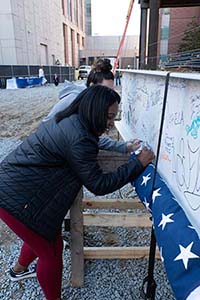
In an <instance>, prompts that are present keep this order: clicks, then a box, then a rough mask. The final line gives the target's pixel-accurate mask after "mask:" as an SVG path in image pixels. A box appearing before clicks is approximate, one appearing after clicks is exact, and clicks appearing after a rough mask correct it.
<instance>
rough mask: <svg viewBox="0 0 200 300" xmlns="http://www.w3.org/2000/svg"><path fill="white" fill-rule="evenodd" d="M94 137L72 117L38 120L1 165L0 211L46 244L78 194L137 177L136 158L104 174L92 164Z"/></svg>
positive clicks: (105, 190) (113, 186) (111, 188)
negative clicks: (4, 210) (35, 128)
mask: <svg viewBox="0 0 200 300" xmlns="http://www.w3.org/2000/svg"><path fill="white" fill-rule="evenodd" d="M97 155H98V137H96V136H94V135H93V134H92V133H91V132H89V131H88V129H87V128H86V127H85V126H84V124H83V123H82V122H81V121H80V119H79V116H78V115H72V116H71V117H69V118H65V119H63V120H62V121H60V122H59V123H58V124H56V122H55V120H54V119H52V120H49V121H47V122H43V123H42V124H41V125H40V127H39V128H38V130H37V131H36V132H35V133H33V134H31V135H30V136H29V137H28V138H27V139H26V140H25V141H24V142H23V143H22V144H21V145H19V146H18V148H17V149H16V150H14V151H13V152H12V153H11V154H9V155H8V156H7V157H6V158H5V159H4V160H3V162H2V163H1V164H0V207H2V208H4V209H6V210H7V211H9V212H10V213H11V214H12V215H13V216H14V217H16V218H17V219H18V220H20V221H21V222H22V223H24V224H25V225H27V226H28V227H30V228H31V229H32V230H33V231H35V232H36V233H38V234H40V235H41V236H43V237H45V238H46V239H48V240H53V239H55V237H56V235H57V234H58V232H59V231H60V229H61V224H62V222H63V219H64V217H65V215H66V213H67V211H68V210H69V208H70V207H71V205H72V203H73V201H74V199H75V197H76V195H77V193H78V191H79V190H80V188H81V186H82V185H84V186H86V187H87V189H88V190H90V191H91V192H93V193H94V194H96V195H104V194H107V193H111V192H113V191H115V190H117V189H119V188H121V187H122V186H124V185H125V184H126V183H128V182H129V181H130V180H133V179H134V178H136V177H137V176H138V175H139V174H140V173H141V172H142V171H143V169H144V168H143V166H142V164H141V163H140V161H139V160H138V159H137V158H136V159H135V160H133V161H130V162H128V163H127V164H125V165H123V166H121V167H120V168H118V169H117V170H116V171H115V172H111V173H107V174H105V173H103V172H102V170H101V169H100V167H99V165H98V161H97Z"/></svg>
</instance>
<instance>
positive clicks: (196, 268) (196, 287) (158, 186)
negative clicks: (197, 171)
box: [130, 154, 200, 300]
mask: <svg viewBox="0 0 200 300" xmlns="http://www.w3.org/2000/svg"><path fill="white" fill-rule="evenodd" d="M134 156H135V155H134V154H133V155H131V157H130V159H132V158H133V157H134ZM154 173H155V167H154V165H153V164H150V165H149V166H148V167H147V168H146V169H145V170H144V172H143V173H142V174H141V175H140V176H139V177H138V178H137V179H136V180H135V181H134V182H132V185H134V186H135V189H136V192H137V194H138V196H139V198H140V200H141V201H142V202H143V204H144V205H145V207H146V209H147V210H148V211H150V212H151V214H152V220H153V226H154V230H155V236H156V240H157V244H158V247H159V251H160V256H161V260H162V261H163V263H164V265H165V269H166V273H167V277H168V279H169V282H170V285H171V287H172V290H173V292H174V295H175V297H176V300H200V239H199V237H198V235H197V233H196V231H195V229H194V227H193V226H192V225H191V223H190V222H189V221H188V219H187V217H186V215H185V213H184V211H183V209H182V208H181V207H180V205H179V204H178V202H177V200H176V198H175V196H174V195H173V194H172V192H171V191H170V190H169V188H168V186H167V184H166V182H165V181H164V180H163V178H162V177H161V176H160V175H159V173H158V172H157V173H156V178H155V181H154V180H153V177H154ZM153 181H154V187H153V193H152V185H153Z"/></svg>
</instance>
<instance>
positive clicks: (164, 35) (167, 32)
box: [161, 27, 169, 40]
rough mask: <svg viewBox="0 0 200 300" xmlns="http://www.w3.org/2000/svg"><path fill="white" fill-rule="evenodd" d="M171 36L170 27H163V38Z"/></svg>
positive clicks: (166, 38)
mask: <svg viewBox="0 0 200 300" xmlns="http://www.w3.org/2000/svg"><path fill="white" fill-rule="evenodd" d="M168 38H169V27H163V28H161V40H168Z"/></svg>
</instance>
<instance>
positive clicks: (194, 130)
mask: <svg viewBox="0 0 200 300" xmlns="http://www.w3.org/2000/svg"><path fill="white" fill-rule="evenodd" d="M199 128H200V117H197V118H196V119H195V120H193V121H192V124H191V126H189V125H187V126H186V127H185V129H186V132H187V135H189V134H191V136H192V137H193V138H194V139H197V138H198V130H199Z"/></svg>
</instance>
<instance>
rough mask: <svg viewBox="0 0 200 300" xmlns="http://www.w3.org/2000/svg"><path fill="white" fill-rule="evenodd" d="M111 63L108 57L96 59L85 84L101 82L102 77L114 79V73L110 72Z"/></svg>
mask: <svg viewBox="0 0 200 300" xmlns="http://www.w3.org/2000/svg"><path fill="white" fill-rule="evenodd" d="M111 70H112V65H111V63H110V60H109V59H108V58H104V59H99V60H97V62H96V64H95V66H94V68H93V69H92V70H91V71H90V73H89V75H88V78H87V82H86V86H87V87H89V86H90V84H91V83H93V84H98V83H102V81H103V80H104V79H106V80H114V75H113V73H112V72H111Z"/></svg>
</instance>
